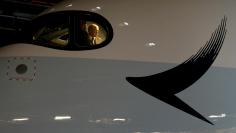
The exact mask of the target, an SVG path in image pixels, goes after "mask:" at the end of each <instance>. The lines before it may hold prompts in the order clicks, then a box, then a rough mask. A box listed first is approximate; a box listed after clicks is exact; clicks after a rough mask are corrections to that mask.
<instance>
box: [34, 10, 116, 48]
mask: <svg viewBox="0 0 236 133" xmlns="http://www.w3.org/2000/svg"><path fill="white" fill-rule="evenodd" d="M32 33H33V35H32V42H33V43H34V44H37V45H41V46H46V47H51V48H56V49H62V50H89V49H96V48H100V47H104V46H105V45H107V44H108V43H109V42H110V41H111V40H112V37H113V30H112V27H111V25H110V23H109V22H108V21H107V20H106V19H105V18H103V17H102V16H100V15H98V14H96V13H91V12H85V11H61V12H55V13H50V14H46V15H43V16H41V17H39V18H36V19H35V20H34V21H33V32H32Z"/></svg>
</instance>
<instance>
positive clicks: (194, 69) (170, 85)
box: [126, 17, 227, 125]
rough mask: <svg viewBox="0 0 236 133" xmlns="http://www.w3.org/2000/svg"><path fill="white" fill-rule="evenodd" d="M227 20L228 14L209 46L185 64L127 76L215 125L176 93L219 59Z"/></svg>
mask: <svg viewBox="0 0 236 133" xmlns="http://www.w3.org/2000/svg"><path fill="white" fill-rule="evenodd" d="M226 21H227V19H226V17H224V18H223V19H222V20H221V23H220V25H219V26H218V28H217V29H216V30H215V31H214V33H213V34H212V36H211V38H210V40H209V41H208V42H207V43H206V44H205V46H204V47H202V48H201V49H200V50H199V51H198V52H197V53H196V54H195V55H193V56H192V57H190V58H189V59H187V60H186V61H184V62H183V63H182V64H180V65H178V66H176V67H174V68H172V69H170V70H167V71H164V72H162V73H158V74H154V75H151V76H145V77H127V78H126V80H127V81H128V82H129V83H131V84H132V85H134V86H135V87H137V88H139V89H140V90H142V91H144V92H146V93H148V94H149V95H151V96H153V97H155V98H157V99H159V100H161V101H163V102H165V103H167V104H169V105H171V106H174V107H175V108H177V109H180V110H182V111H184V112H186V113H188V114H190V115H192V116H194V117H197V118H199V119H201V120H203V121H205V122H207V123H209V124H212V125H213V123H212V122H210V121H209V120H207V119H206V118H205V117H204V116H203V115H201V114H200V113H198V112H197V111H196V110H194V109H193V108H192V107H190V106H189V105H188V104H186V103H185V102H184V101H182V100H181V99H180V98H178V97H177V96H176V94H177V93H179V92H181V91H183V90H185V89H186V88H188V87H189V86H191V85H192V84H194V83H195V82H196V81H197V80H198V79H200V78H201V76H202V75H203V74H204V73H205V72H206V71H207V70H208V69H209V68H210V66H211V65H212V63H213V62H214V61H215V59H216V57H217V55H218V54H219V51H220V49H221V47H222V44H223V42H224V39H225V35H226Z"/></svg>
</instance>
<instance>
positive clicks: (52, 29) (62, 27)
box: [32, 15, 70, 47]
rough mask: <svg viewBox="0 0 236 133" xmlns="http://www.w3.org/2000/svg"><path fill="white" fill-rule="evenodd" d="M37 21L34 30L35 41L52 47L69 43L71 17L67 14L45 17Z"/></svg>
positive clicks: (64, 45)
mask: <svg viewBox="0 0 236 133" xmlns="http://www.w3.org/2000/svg"><path fill="white" fill-rule="evenodd" d="M40 22H41V23H37V25H36V28H35V30H34V31H33V37H32V39H33V42H36V43H40V44H42V45H49V46H52V47H66V46H67V45H68V44H69V34H70V32H69V19H68V17H67V16H65V15H56V16H52V17H51V18H50V17H49V18H47V19H46V18H45V20H44V21H40Z"/></svg>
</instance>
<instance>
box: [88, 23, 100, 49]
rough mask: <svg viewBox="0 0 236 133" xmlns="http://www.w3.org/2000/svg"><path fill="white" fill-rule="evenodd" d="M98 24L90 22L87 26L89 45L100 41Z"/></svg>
mask: <svg viewBox="0 0 236 133" xmlns="http://www.w3.org/2000/svg"><path fill="white" fill-rule="evenodd" d="M98 31H99V26H98V25H96V24H91V25H89V27H88V34H89V38H90V42H91V45H96V44H100V43H101V38H100V37H98Z"/></svg>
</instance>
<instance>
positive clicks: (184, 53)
mask: <svg viewBox="0 0 236 133" xmlns="http://www.w3.org/2000/svg"><path fill="white" fill-rule="evenodd" d="M234 5H236V1H234V0H224V1H222V0H200V1H196V0H180V1H173V0H148V1H147V0H135V1H133V0H130V1H126V0H118V1H110V0H99V1H97V0H96V1H95V0H90V1H88V0H68V1H65V2H62V3H61V4H59V5H58V6H56V7H54V8H52V9H50V10H49V11H48V12H56V11H61V10H85V11H92V12H96V13H98V14H100V15H102V16H104V17H105V18H107V20H108V21H109V22H110V23H111V24H112V26H113V29H114V38H113V40H112V42H111V43H110V45H108V46H107V47H104V48H102V49H99V50H91V51H80V52H68V51H57V50H51V49H44V48H41V47H36V46H32V45H23V46H22V45H19V44H17V46H10V49H11V50H2V49H1V52H0V56H12V55H13V56H14V55H15V56H18V55H21V56H54V57H58V56H59V57H80V58H92V59H93V58H97V59H117V60H135V61H152V62H167V63H180V62H181V61H183V60H185V59H187V58H188V57H190V56H191V55H192V54H193V53H195V52H197V51H198V50H199V48H200V47H202V46H204V44H205V43H206V41H208V40H209V38H210V36H211V33H212V32H213V31H214V30H215V28H216V27H217V26H218V24H219V23H220V20H221V19H222V18H223V17H224V16H227V17H228V21H227V29H228V32H227V36H226V40H225V43H224V45H223V48H222V51H221V53H220V56H219V57H218V59H217V60H216V62H215V63H214V65H215V66H222V67H233V68H236V62H235V61H234V55H235V52H234V49H236V45H235V42H236V40H235V37H234V36H235V35H236V23H235V22H236V15H235V10H236V8H234ZM45 13H47V12H45ZM12 47H17V48H16V49H17V50H15V49H13V48H12ZM27 49H32V50H27ZM121 51H122V52H121ZM180 53H181V54H180Z"/></svg>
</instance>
